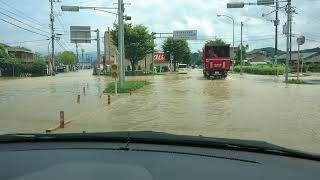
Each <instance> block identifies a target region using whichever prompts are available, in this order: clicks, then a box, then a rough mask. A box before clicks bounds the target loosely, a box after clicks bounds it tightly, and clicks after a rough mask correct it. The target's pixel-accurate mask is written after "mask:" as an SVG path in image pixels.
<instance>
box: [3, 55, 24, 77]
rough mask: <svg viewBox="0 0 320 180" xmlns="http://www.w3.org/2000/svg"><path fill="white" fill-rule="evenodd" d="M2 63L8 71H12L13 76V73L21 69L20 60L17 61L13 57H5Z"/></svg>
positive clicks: (17, 72)
mask: <svg viewBox="0 0 320 180" xmlns="http://www.w3.org/2000/svg"><path fill="white" fill-rule="evenodd" d="M4 63H5V65H6V69H7V70H9V71H10V70H11V71H12V76H14V75H15V74H19V73H21V72H20V71H21V70H22V67H21V61H19V60H18V59H16V58H14V57H9V58H7V59H5V61H4Z"/></svg>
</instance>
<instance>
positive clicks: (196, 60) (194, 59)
mask: <svg viewBox="0 0 320 180" xmlns="http://www.w3.org/2000/svg"><path fill="white" fill-rule="evenodd" d="M192 64H195V65H201V57H200V54H199V53H198V52H196V53H192Z"/></svg>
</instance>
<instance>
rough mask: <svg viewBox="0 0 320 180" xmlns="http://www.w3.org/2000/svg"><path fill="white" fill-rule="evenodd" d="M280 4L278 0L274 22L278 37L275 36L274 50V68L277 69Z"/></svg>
mask: <svg viewBox="0 0 320 180" xmlns="http://www.w3.org/2000/svg"><path fill="white" fill-rule="evenodd" d="M278 10H279V2H278V0H276V20H275V21H274V25H275V27H276V28H275V29H276V30H275V31H276V35H275V46H274V47H275V48H274V63H273V66H274V67H277V64H278V26H279V15H278V14H279V13H278Z"/></svg>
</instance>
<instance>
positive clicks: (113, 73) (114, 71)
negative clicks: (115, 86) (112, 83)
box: [111, 64, 119, 78]
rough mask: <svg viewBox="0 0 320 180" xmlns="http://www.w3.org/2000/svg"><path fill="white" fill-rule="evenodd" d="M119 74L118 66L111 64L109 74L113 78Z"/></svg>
mask: <svg viewBox="0 0 320 180" xmlns="http://www.w3.org/2000/svg"><path fill="white" fill-rule="evenodd" d="M118 75H119V68H118V65H117V64H112V66H111V76H112V77H113V78H118Z"/></svg>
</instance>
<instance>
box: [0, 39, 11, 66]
mask: <svg viewBox="0 0 320 180" xmlns="http://www.w3.org/2000/svg"><path fill="white" fill-rule="evenodd" d="M8 58H9V55H8V53H7V52H6V48H5V47H4V46H3V45H2V44H0V68H5V61H6V59H8Z"/></svg>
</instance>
